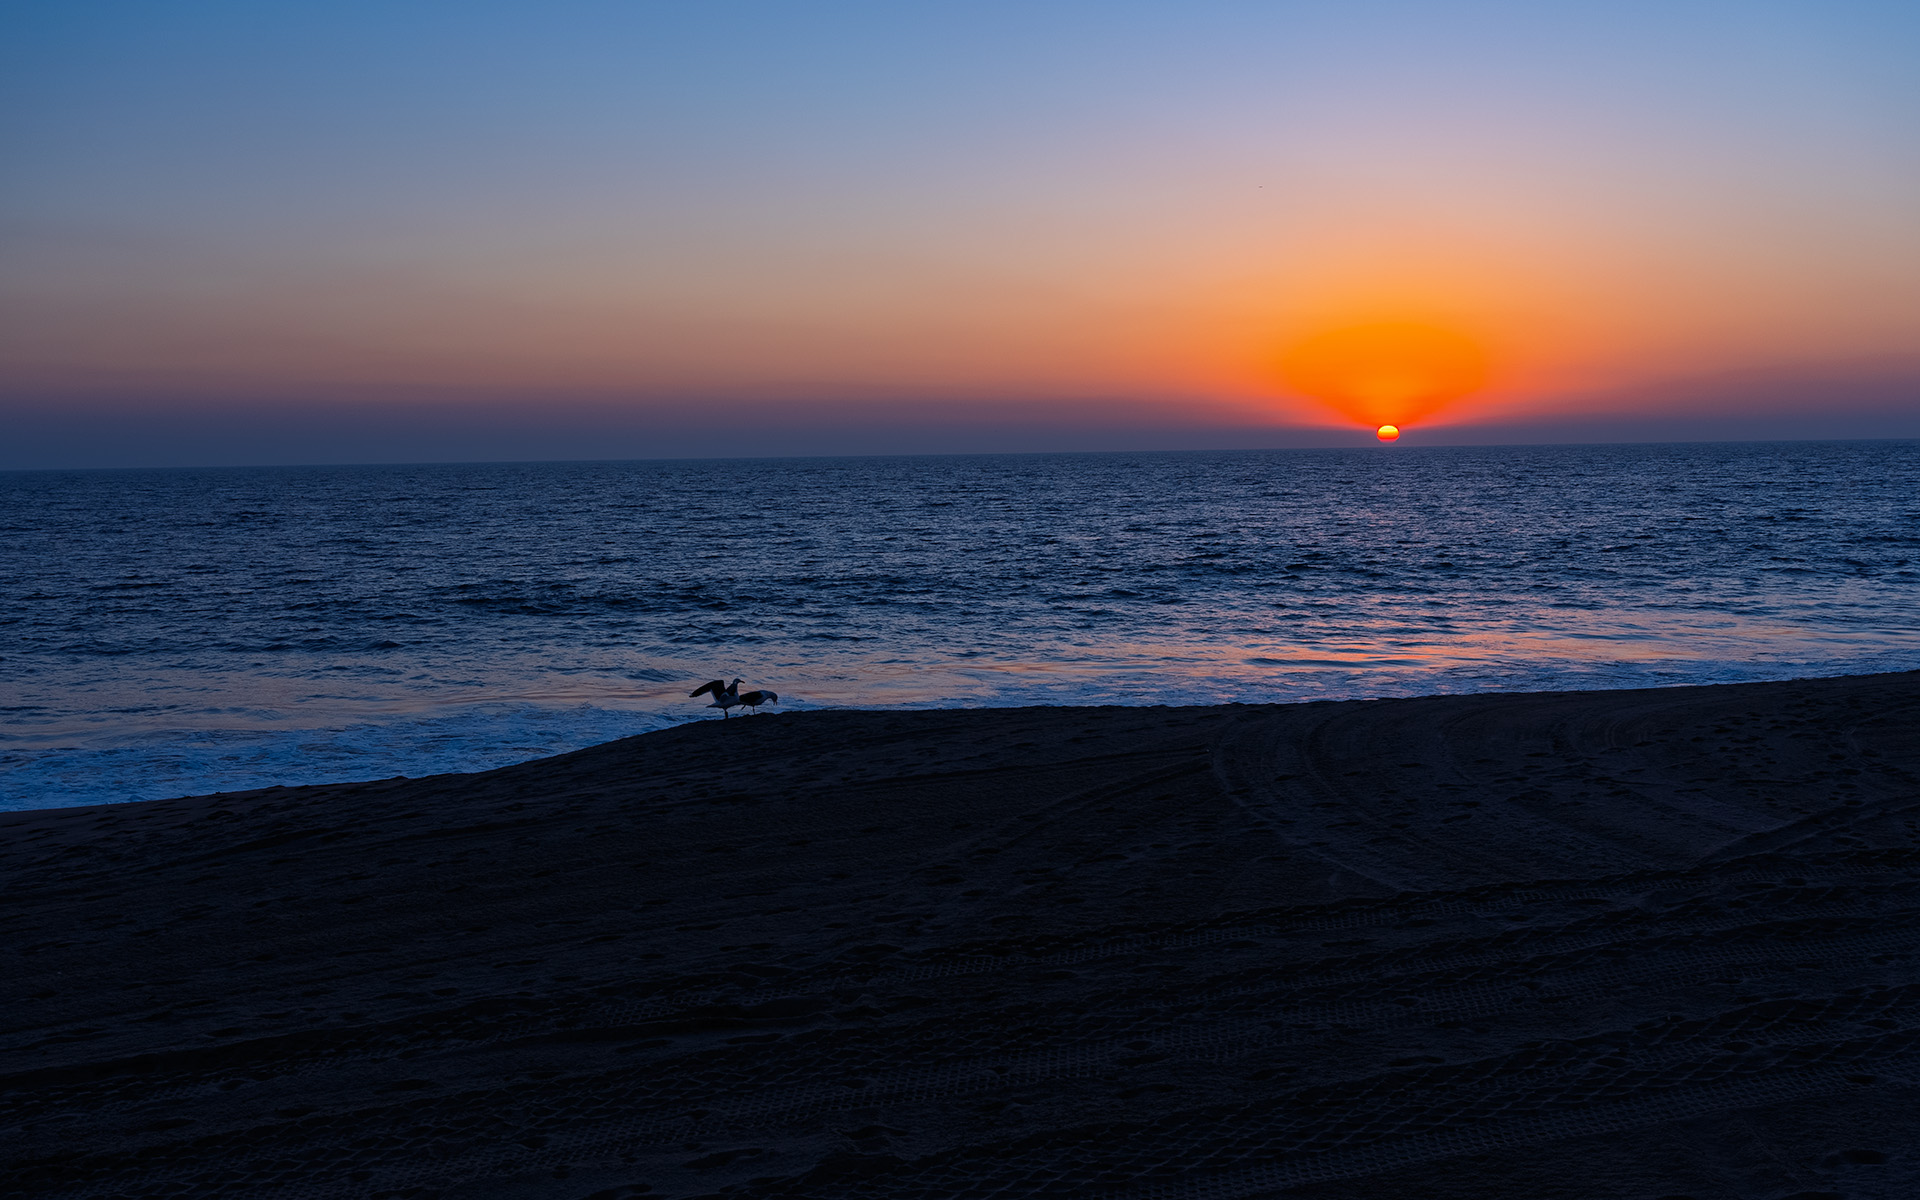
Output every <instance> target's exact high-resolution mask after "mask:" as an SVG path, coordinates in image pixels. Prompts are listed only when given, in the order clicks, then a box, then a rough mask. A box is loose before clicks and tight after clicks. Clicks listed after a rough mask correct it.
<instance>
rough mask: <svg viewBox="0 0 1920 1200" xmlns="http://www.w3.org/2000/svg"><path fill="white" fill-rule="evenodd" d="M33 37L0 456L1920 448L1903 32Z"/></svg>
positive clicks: (12, 194)
mask: <svg viewBox="0 0 1920 1200" xmlns="http://www.w3.org/2000/svg"><path fill="white" fill-rule="evenodd" d="M4 20H5V23H6V29H7V35H8V36H7V37H6V38H5V39H4V43H0V66H3V67H4V69H0V97H3V99H0V147H4V154H5V157H6V161H7V162H8V164H9V169H8V172H7V180H6V183H5V184H4V186H3V187H0V266H3V267H4V269H3V270H0V315H3V319H0V423H3V424H4V426H5V428H7V430H8V431H9V432H8V435H7V436H6V437H4V438H0V468H22V467H75V466H125V465H214V464H225V463H236V464H237V463H249V464H252V463H261V464H264V463H277V462H288V463H293V462H347V461H365V462H376V461H434V460H440V461H447V460H479V459H530V458H626V457H675V456H703V457H721V456H731V455H743V456H744V455H765V454H787V453H792V454H835V453H888V452H929V451H941V450H956V451H988V450H1099V449H1139V448H1230V447H1237V446H1290V445H1361V444H1366V443H1368V442H1370V441H1371V440H1372V434H1371V431H1370V430H1371V426H1372V424H1374V423H1379V422H1385V421H1395V422H1396V423H1398V424H1400V425H1402V427H1403V428H1404V429H1405V431H1406V434H1407V437H1406V443H1407V444H1414V445H1419V444H1426V445H1437V444H1463V443H1486V442H1497V441H1522V442H1541V441H1575V442H1578V441H1648V440H1735V439H1743V438H1755V439H1773V438H1902V437H1916V436H1920V219H1916V218H1915V216H1914V214H1915V213H1920V142H1916V140H1915V139H1914V137H1913V136H1912V130H1913V129H1914V128H1915V127H1916V126H1917V125H1920V10H1916V9H1914V8H1912V7H1911V6H1905V5H1895V4H1891V3H1865V2H1856V3H1826V4H1818V5H1816V4H1808V3H1743V4H1733V3H1726V2H1713V3H1702V4H1696V5H1690V6H1686V7H1684V8H1681V9H1676V8H1674V7H1673V6H1670V5H1657V4H1651V3H1628V4H1622V5H1616V6H1611V7H1608V8H1606V9H1604V10H1598V9H1596V10H1564V9H1556V10H1553V11H1544V10H1540V9H1538V8H1536V7H1533V6H1526V5H1521V4H1517V3H1468V4H1447V5H1440V4H1434V3H1409V2H1379V3H1363V4H1348V5H1339V6H1334V5H1324V4H1322V5H1315V4H1283V5H1275V6H1250V5H1239V4H1201V5H1189V6H1182V7H1180V8H1178V9H1174V8H1171V7H1166V6H1153V5H1113V4H1102V5H1099V6H1094V5H1087V4H1061V5H1051V6H1046V7H1045V8H1044V9H1034V8H1031V7H1028V6H1013V5H1004V4H989V5H982V6H973V7H969V8H968V9H966V10H965V11H964V12H959V11H955V12H938V11H902V10H897V9H894V8H890V7H887V6H878V5H860V4H839V5H831V6H825V7H822V6H812V7H807V8H804V9H802V8H799V7H780V6H770V5H758V4H741V5H732V6H718V7H703V8H701V9H699V10H697V11H694V10H668V9H664V8H639V7H632V6H623V5H613V4H601V3H562V4H556V5H548V6H542V7H541V8H540V9H539V10H538V11H535V10H530V9H524V8H521V7H519V6H511V5H504V4H495V3H479V4H463V5H460V6H457V7H456V6H453V5H448V4H431V3H428V4H413V5H407V6H403V7H392V6H384V5H383V6H375V5H370V4H340V5H330V6H326V7H324V8H311V9H307V8H299V7H295V6H285V5H272V6H265V7H262V6H255V5H241V4H234V3H214V2H206V0H193V2H190V3H182V4H177V5H172V6H167V7H164V8H160V7H151V6H139V5H131V4H125V5H113V4H108V5H96V6H89V7H87V8H85V9H81V8H75V7H71V6H54V5H26V6H15V7H13V8H12V9H10V10H9V13H8V15H7V16H6V17H5V18H4ZM1396 323H1397V325H1396ZM1387 326H1396V327H1399V326H1406V327H1411V326H1418V327H1420V328H1423V329H1432V330H1439V331H1442V333H1443V334H1444V335H1445V336H1447V337H1450V338H1455V339H1457V340H1459V341H1460V342H1461V343H1462V344H1463V345H1464V344H1470V345H1471V346H1472V347H1474V348H1475V350H1474V353H1475V354H1477V355H1479V356H1480V359H1476V363H1475V366H1474V369H1473V370H1471V371H1464V370H1462V371H1457V372H1455V375H1454V376H1449V377H1447V378H1442V376H1444V375H1446V372H1445V371H1440V370H1439V369H1438V368H1436V369H1435V372H1437V373H1429V375H1422V373H1421V370H1420V369H1417V368H1418V366H1419V365H1418V364H1415V368H1416V369H1412V370H1411V373H1409V370H1408V369H1407V368H1406V364H1405V363H1404V362H1401V361H1398V360H1395V361H1391V362H1389V361H1386V360H1385V359H1381V360H1380V361H1374V362H1368V361H1362V360H1363V359H1364V358H1365V354H1366V351H1365V350H1364V348H1363V350H1362V351H1361V352H1359V357H1358V358H1352V359H1351V360H1342V362H1341V363H1339V364H1336V366H1337V368H1338V369H1337V370H1336V369H1332V368H1329V369H1328V370H1322V371H1319V372H1318V373H1317V374H1316V373H1315V372H1305V373H1302V372H1300V371H1293V372H1291V373H1290V372H1289V370H1288V368H1287V366H1286V363H1287V362H1288V356H1289V355H1290V354H1292V353H1294V352H1295V351H1296V350H1297V348H1298V347H1299V346H1301V345H1303V344H1311V343H1312V340H1313V339H1314V338H1316V337H1320V336H1323V335H1326V334H1328V333H1329V331H1332V332H1334V333H1339V332H1340V331H1343V330H1351V329H1356V328H1357V329H1369V328H1384V327H1387ZM1368 344H1372V345H1376V346H1378V345H1384V343H1378V342H1376V343H1368ZM1380 353H1381V354H1385V353H1386V351H1384V350H1382V351H1380ZM1388 357H1391V356H1390V355H1389V356H1388ZM1481 359H1483V361H1480V360H1481ZM1343 371H1344V372H1345V374H1344V375H1342V374H1341V372H1343ZM1329 372H1331V374H1330V373H1329ZM1309 377H1311V378H1309ZM1303 379H1308V380H1309V382H1308V383H1306V384H1303V383H1302V380H1303ZM1328 379H1331V382H1326V380H1328ZM1312 380H1321V383H1318V384H1316V383H1313V382H1312ZM1323 385H1324V386H1323ZM1343 389H1345V390H1344V391H1343ZM1348 392H1350V393H1351V395H1348V394H1346V393H1348ZM1356 397H1359V398H1360V399H1356ZM1362 400H1364V403H1363V402H1362ZM1396 405H1397V406H1400V408H1395V406H1396ZM1401 409H1404V410H1405V411H1407V412H1411V413H1415V414H1416V415H1415V416H1414V417H1412V418H1408V417H1404V416H1396V413H1398V412H1399V411H1400V410H1401Z"/></svg>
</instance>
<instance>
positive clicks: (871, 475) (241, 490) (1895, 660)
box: [0, 442, 1920, 808]
mask: <svg viewBox="0 0 1920 1200" xmlns="http://www.w3.org/2000/svg"><path fill="white" fill-rule="evenodd" d="M0 625H3V629H4V635H5V636H4V642H0V807H4V808H29V807H42V806H53V805H68V804H89V803H100V802H106V801H118V800H134V799H144V798H151V797H160V796H169V795H182V794H189V793H201V792H213V791H223V790H234V789H240V788H251V787H262V786H267V785H270V784H279V783H289V784H291V783H314V782H323V781H331V780H349V779H370V778H384V777H388V776H393V775H411V776H419V775H426V774H432V773H436V772H442V771H474V770H482V769H485V768H489V767H495V766H501V765H504V764H507V763H512V762H518V761H523V760H525V759H529V758H535V757H539V756H542V755H546V754H552V753H557V752H560V751H564V750H569V749H574V748H578V747H581V746H586V745H590V744H592V743H595V742H599V741H604V740H607V739H610V738H615V737H621V736H625V735H628V734H632V733H637V732H642V731H645V730H649V729H655V728H659V727H661V726H663V725H666V724H670V723H673V722H678V721H685V720H690V719H715V720H717V719H721V718H720V716H719V714H718V713H717V712H716V711H715V710H712V709H708V708H705V707H703V704H704V701H703V700H692V699H689V698H688V695H687V693H688V692H689V691H690V690H692V688H693V686H694V685H696V684H698V683H700V682H703V681H705V680H707V679H711V678H716V677H719V678H724V679H729V680H730V679H732V678H733V677H735V676H740V677H743V678H744V679H745V680H746V683H745V684H744V685H743V688H769V689H772V690H774V691H777V692H778V693H779V696H780V703H779V705H778V706H777V707H778V709H779V710H781V711H791V710H799V709H812V708H825V707H842V706H853V707H875V706H914V707H928V706H972V705H1024V704H1216V703H1222V702H1236V701H1239V702H1272V701H1291V700H1310V699H1323V698H1348V697H1368V696H1403V695H1416V694H1425V693H1438V692H1479V691H1511V690H1523V689H1524V690H1532V689H1560V688H1621V687H1647V686H1662V685H1671V684H1686V683H1710V682H1719V681H1729V680H1760V679H1785V678H1793V677H1800V676H1813V675H1835V674H1846V673H1854V672H1867V671H1883V670H1901V669H1910V668H1917V667H1920V443H1914V442H1859V443H1804V444H1745V445H1741V444H1730V445H1654V446H1588V447H1498V448H1478V449H1463V448H1450V449H1441V448H1419V447H1412V446H1406V445H1400V446H1393V447H1379V448H1367V449H1356V450H1282V451H1251V452H1245V451H1243V452H1231V453H1161V454H1150V453H1116V454H1076V455H1065V454H1063V455H994V456H955V457H913V458H847V459H793V460H774V461H769V460H741V461H725V462H721V461H704V462H684V461H683V462H608V463H542V464H484V465H435V466H373V467H336V468H316V467H283V468H263V469H220V470H153V471H128V470H120V471H45V472H12V473H6V474H0ZM736 719H737V718H736ZM746 719H748V720H752V719H754V718H752V717H748V718H746Z"/></svg>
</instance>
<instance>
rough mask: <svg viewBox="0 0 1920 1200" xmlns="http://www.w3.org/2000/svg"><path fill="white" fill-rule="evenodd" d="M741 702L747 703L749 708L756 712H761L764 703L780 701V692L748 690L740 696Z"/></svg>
mask: <svg viewBox="0 0 1920 1200" xmlns="http://www.w3.org/2000/svg"><path fill="white" fill-rule="evenodd" d="M739 703H741V704H742V705H745V706H746V707H747V708H751V709H752V710H754V711H755V712H759V711H760V706H761V705H762V704H778V703H780V694H779V693H778V692H748V693H746V694H745V695H743V696H741V697H740V698H739Z"/></svg>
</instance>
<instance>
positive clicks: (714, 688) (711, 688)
mask: <svg viewBox="0 0 1920 1200" xmlns="http://www.w3.org/2000/svg"><path fill="white" fill-rule="evenodd" d="M708 692H712V693H713V703H711V704H709V705H707V707H708V708H717V709H719V710H720V715H721V716H722V717H726V716H731V715H732V714H731V713H729V712H727V710H728V709H730V708H732V707H733V706H734V705H736V704H738V703H740V681H739V680H738V679H736V680H734V681H733V682H732V683H722V682H720V681H719V680H718V679H714V680H709V681H708V682H706V683H703V684H701V685H700V686H699V687H697V688H695V689H693V690H692V691H691V692H688V693H687V696H688V698H689V699H692V698H694V697H698V696H704V695H706V694H707V693H708Z"/></svg>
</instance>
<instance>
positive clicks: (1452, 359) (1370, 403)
mask: <svg viewBox="0 0 1920 1200" xmlns="http://www.w3.org/2000/svg"><path fill="white" fill-rule="evenodd" d="M1281 369H1282V372H1283V374H1284V376H1285V379H1286V382H1287V384H1288V386H1289V387H1291V388H1293V389H1294V390H1296V391H1298V392H1301V393H1304V394H1305V395H1307V396H1310V397H1312V398H1313V399H1315V400H1318V401H1320V402H1321V403H1322V404H1324V405H1326V406H1327V407H1329V408H1331V409H1333V410H1334V411H1335V412H1338V413H1340V414H1341V415H1343V416H1345V417H1347V418H1348V419H1350V420H1352V421H1354V422H1355V423H1357V424H1363V425H1366V426H1369V427H1377V428H1378V430H1379V437H1380V440H1381V441H1389V442H1390V441H1392V440H1393V439H1394V438H1397V437H1399V436H1400V431H1399V429H1398V428H1397V425H1399V424H1405V423H1407V422H1410V421H1418V420H1420V419H1421V418H1423V417H1428V416H1431V415H1433V414H1434V413H1436V412H1438V411H1440V410H1441V409H1443V408H1445V407H1446V406H1447V405H1449V404H1451V403H1453V402H1454V401H1456V400H1459V399H1461V398H1463V397H1465V396H1468V395H1471V394H1472V393H1474V392H1476V391H1478V390H1480V388H1481V387H1483V386H1484V385H1485V384H1486V382H1487V374H1488V365H1487V356H1486V352H1485V351H1484V350H1482V349H1481V347H1480V346H1479V344H1478V343H1476V342H1475V341H1473V340H1472V339H1471V338H1468V337H1466V336H1464V335H1462V334H1458V333H1454V332H1452V331H1451V330H1447V329H1442V328H1439V327H1438V326H1433V325H1425V324H1419V323H1414V322H1378V323H1374V324H1366V325H1352V326H1347V327H1345V328H1340V329H1333V330H1328V331H1326V332H1323V333H1318V334H1315V335H1313V336H1311V337H1308V338H1306V339H1304V340H1302V341H1300V342H1297V343H1295V344H1294V346H1293V347H1292V348H1291V349H1290V350H1288V351H1287V353H1286V355H1285V357H1284V358H1283V359H1282V360H1281Z"/></svg>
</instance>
